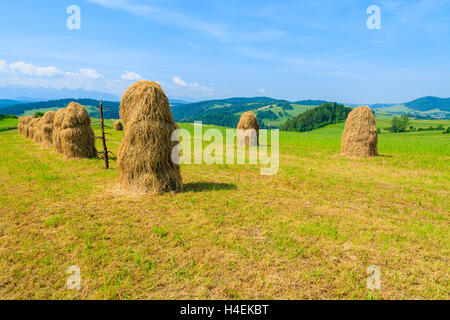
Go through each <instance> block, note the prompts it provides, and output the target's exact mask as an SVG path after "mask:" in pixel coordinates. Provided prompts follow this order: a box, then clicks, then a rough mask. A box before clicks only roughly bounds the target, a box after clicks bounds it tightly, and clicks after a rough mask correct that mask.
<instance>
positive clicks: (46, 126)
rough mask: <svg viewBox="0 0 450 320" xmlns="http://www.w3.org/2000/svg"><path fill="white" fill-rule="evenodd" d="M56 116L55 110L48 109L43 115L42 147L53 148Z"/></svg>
mask: <svg viewBox="0 0 450 320" xmlns="http://www.w3.org/2000/svg"><path fill="white" fill-rule="evenodd" d="M54 118H55V111H47V112H46V113H45V114H44V116H43V117H42V122H41V126H40V128H41V133H40V134H41V143H42V147H43V148H46V149H51V148H52V145H53V137H52V135H53V120H54Z"/></svg>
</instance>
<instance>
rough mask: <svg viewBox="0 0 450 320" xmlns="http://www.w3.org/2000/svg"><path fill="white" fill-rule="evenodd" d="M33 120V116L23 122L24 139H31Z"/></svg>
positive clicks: (25, 118)
mask: <svg viewBox="0 0 450 320" xmlns="http://www.w3.org/2000/svg"><path fill="white" fill-rule="evenodd" d="M33 118H34V117H33V116H27V117H24V118H23V120H22V134H23V136H24V137H27V138H29V137H30V123H31V120H32V119H33Z"/></svg>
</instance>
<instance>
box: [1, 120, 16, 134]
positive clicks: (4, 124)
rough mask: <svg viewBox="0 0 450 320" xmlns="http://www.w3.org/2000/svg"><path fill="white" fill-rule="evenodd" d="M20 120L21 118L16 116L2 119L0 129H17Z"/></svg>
mask: <svg viewBox="0 0 450 320" xmlns="http://www.w3.org/2000/svg"><path fill="white" fill-rule="evenodd" d="M18 122H19V119H14V118H7V119H0V131H7V130H11V129H16V128H17V123H18Z"/></svg>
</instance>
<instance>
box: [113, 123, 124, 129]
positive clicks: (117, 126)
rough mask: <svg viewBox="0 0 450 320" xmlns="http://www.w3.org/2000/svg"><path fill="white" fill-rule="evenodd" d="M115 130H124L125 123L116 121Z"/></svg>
mask: <svg viewBox="0 0 450 320" xmlns="http://www.w3.org/2000/svg"><path fill="white" fill-rule="evenodd" d="M114 130H115V131H123V124H122V122H121V121H116V122H114Z"/></svg>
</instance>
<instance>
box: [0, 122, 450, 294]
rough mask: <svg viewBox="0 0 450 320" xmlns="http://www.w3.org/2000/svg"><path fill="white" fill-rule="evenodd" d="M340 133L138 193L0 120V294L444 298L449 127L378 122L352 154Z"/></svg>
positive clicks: (298, 138)
mask: <svg viewBox="0 0 450 320" xmlns="http://www.w3.org/2000/svg"><path fill="white" fill-rule="evenodd" d="M381 122H382V121H381ZM433 123H435V122H433ZM448 125H450V123H448V122H447V125H445V127H447V126H448ZM181 126H182V127H183V128H187V129H190V130H192V126H191V125H189V124H182V125H181ZM427 126H428V125H427ZM222 130H223V129H222ZM342 130H343V124H338V125H333V126H329V127H326V128H323V129H319V130H315V131H312V132H306V133H296V132H281V133H280V170H279V172H278V174H277V175H274V176H261V175H260V174H259V166H255V165H206V164H204V165H182V168H181V170H182V175H183V182H184V184H185V191H184V192H182V193H179V194H166V195H162V196H146V197H142V196H138V195H133V194H126V193H123V192H121V191H120V190H118V188H117V182H118V172H117V168H116V164H115V163H113V168H112V169H111V170H108V171H106V170H104V169H103V167H102V166H103V164H102V162H100V161H96V160H70V161H67V160H64V159H63V157H62V156H61V155H59V154H55V153H54V152H52V151H49V150H43V149H41V148H40V146H39V145H37V144H36V143H35V142H33V141H30V140H29V139H27V138H24V137H22V136H20V135H18V133H17V131H16V130H10V131H4V132H0V270H1V272H0V298H3V299H24V298H31V299H42V298H49V299H61V298H68V299H186V298H192V299H420V298H425V299H449V298H450V295H449V289H450V286H449V271H450V270H449V260H448V259H449V249H450V243H449V239H450V237H449V223H450V213H449V212H450V210H449V209H450V186H449V181H450V170H449V163H450V135H444V134H442V132H441V131H427V132H412V133H399V134H390V133H383V134H381V135H380V136H379V153H380V154H381V155H382V156H380V157H377V158H374V159H362V160H353V159H345V158H342V157H340V156H339V155H338V154H339V149H340V138H341V134H342ZM110 133H111V134H112V136H111V137H110V141H109V145H110V146H111V149H112V151H113V152H115V153H117V149H118V146H119V143H120V140H121V138H122V133H117V132H112V131H111V132H110ZM205 144H207V143H205ZM71 265H77V266H79V267H80V269H81V278H82V289H81V290H79V291H76V290H69V289H67V288H66V279H67V276H68V275H67V274H66V270H67V268H68V267H69V266H71ZM371 265H376V266H378V267H379V268H380V270H381V290H369V289H368V288H367V286H366V281H367V277H368V274H367V273H366V270H367V268H368V267H369V266H371Z"/></svg>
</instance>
